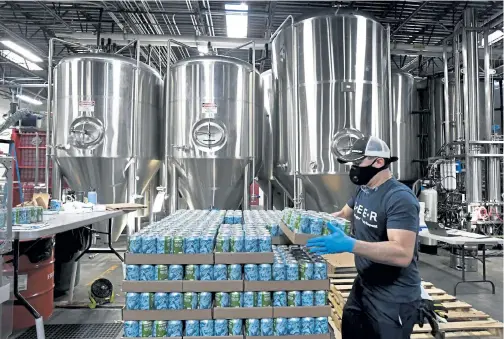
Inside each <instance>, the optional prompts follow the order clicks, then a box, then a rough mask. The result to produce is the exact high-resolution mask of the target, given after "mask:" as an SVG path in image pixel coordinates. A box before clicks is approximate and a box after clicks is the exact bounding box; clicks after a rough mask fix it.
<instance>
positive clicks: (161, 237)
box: [156, 234, 166, 254]
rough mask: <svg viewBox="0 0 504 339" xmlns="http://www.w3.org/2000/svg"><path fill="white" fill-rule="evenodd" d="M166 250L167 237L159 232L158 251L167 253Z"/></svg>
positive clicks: (157, 238) (158, 252)
mask: <svg viewBox="0 0 504 339" xmlns="http://www.w3.org/2000/svg"><path fill="white" fill-rule="evenodd" d="M165 250H166V238H165V236H164V235H163V234H158V235H157V236H156V253H157V254H165Z"/></svg>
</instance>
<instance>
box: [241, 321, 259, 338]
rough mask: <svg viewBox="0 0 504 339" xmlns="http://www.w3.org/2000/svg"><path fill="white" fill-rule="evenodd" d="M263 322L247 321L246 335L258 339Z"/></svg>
mask: <svg viewBox="0 0 504 339" xmlns="http://www.w3.org/2000/svg"><path fill="white" fill-rule="evenodd" d="M260 329H261V322H260V320H259V319H246V320H245V335H246V336H248V337H257V336H259V334H260Z"/></svg>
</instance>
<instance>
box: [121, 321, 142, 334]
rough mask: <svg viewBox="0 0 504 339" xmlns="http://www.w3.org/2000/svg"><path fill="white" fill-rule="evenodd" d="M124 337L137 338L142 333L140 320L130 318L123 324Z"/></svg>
mask: <svg viewBox="0 0 504 339" xmlns="http://www.w3.org/2000/svg"><path fill="white" fill-rule="evenodd" d="M123 330H124V337H126V338H137V337H138V336H139V334H140V324H139V323H138V321H133V320H128V321H125V322H124V324H123Z"/></svg>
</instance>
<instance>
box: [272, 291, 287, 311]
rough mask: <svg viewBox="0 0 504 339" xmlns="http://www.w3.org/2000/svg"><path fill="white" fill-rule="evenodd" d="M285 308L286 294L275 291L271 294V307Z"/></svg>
mask: <svg viewBox="0 0 504 339" xmlns="http://www.w3.org/2000/svg"><path fill="white" fill-rule="evenodd" d="M286 306H287V292H285V291H276V292H273V307H286Z"/></svg>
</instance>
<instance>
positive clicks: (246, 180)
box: [242, 163, 250, 211]
mask: <svg viewBox="0 0 504 339" xmlns="http://www.w3.org/2000/svg"><path fill="white" fill-rule="evenodd" d="M249 192H250V163H247V165H245V168H244V169H243V205H242V209H243V210H244V211H245V210H249V209H250V200H249Z"/></svg>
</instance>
